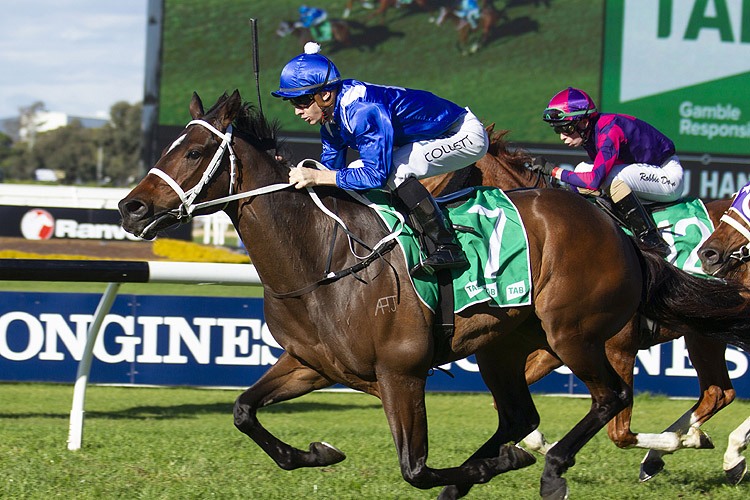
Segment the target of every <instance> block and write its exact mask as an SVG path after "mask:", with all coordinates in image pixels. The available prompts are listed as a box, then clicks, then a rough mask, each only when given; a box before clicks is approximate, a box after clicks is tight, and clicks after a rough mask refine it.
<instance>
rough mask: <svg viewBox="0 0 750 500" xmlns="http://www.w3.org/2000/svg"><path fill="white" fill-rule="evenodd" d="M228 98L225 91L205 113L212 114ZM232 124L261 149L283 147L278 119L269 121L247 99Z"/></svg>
mask: <svg viewBox="0 0 750 500" xmlns="http://www.w3.org/2000/svg"><path fill="white" fill-rule="evenodd" d="M227 99H229V96H228V95H227V93H226V92H224V95H222V96H221V97H219V99H218V100H217V101H216V104H214V105H213V106H212V107H211V109H209V110H208V111H207V112H206V113H205V115H206V116H208V115H211V114H212V112H214V111H215V110H216V109H218V108H219V107H220V106H221V105H222V104H224V101H226V100H227ZM232 125H233V127H234V130H235V133H239V134H242V136H243V138H244V139H245V140H247V141H248V142H249V143H250V144H251V145H252V146H253V147H255V148H257V149H260V150H261V151H270V150H279V149H280V148H281V147H282V144H281V141H280V139H279V137H278V133H279V130H281V126H280V125H279V122H278V120H275V119H274V120H273V121H271V122H269V121H268V120H267V119H266V117H265V116H264V115H263V113H261V112H260V111H259V110H258V109H257V108H256V107H255V106H254V105H252V104H251V103H249V102H247V101H243V103H242V106H240V110H239V112H238V113H237V117H236V118H235V119H234V121H233V122H232Z"/></svg>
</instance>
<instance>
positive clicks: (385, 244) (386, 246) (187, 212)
mask: <svg viewBox="0 0 750 500" xmlns="http://www.w3.org/2000/svg"><path fill="white" fill-rule="evenodd" d="M190 125H201V126H203V127H205V128H207V129H208V130H209V131H211V132H212V133H213V134H214V135H216V136H218V137H219V138H220V139H221V144H220V145H219V147H218V148H217V150H216V152H215V153H214V156H213V157H212V158H211V161H210V163H209V164H208V166H207V167H206V170H204V172H203V175H202V176H201V179H200V181H198V183H197V184H196V185H195V186H193V187H192V188H191V189H188V190H187V191H184V190H183V189H182V187H180V185H179V184H178V183H177V182H176V181H175V180H174V179H173V178H172V177H170V176H169V174H167V173H166V172H164V171H163V170H161V169H158V168H156V167H153V168H152V169H151V170H149V171H148V174H154V175H156V176H157V177H159V178H160V179H162V180H163V181H164V182H166V183H167V185H168V186H169V187H171V188H172V190H173V191H174V192H175V193H177V195H178V196H179V197H180V201H181V204H180V206H179V207H177V208H175V209H172V210H169V211H167V212H165V214H171V215H173V216H174V217H176V219H177V220H178V221H181V222H183V223H184V222H188V221H190V220H191V219H192V218H193V217H194V215H193V214H194V212H195V211H196V210H200V209H202V208H206V207H211V206H215V205H222V204H223V205H226V204H228V203H229V202H231V201H235V200H239V199H242V198H250V197H254V196H259V195H263V194H268V193H273V192H276V191H281V190H283V189H287V188H289V187H291V186H292V184H290V183H288V182H287V183H279V184H271V185H268V186H263V187H260V188H257V189H253V190H250V191H243V192H241V193H236V194H233V193H232V192H233V191H234V182H235V176H236V170H237V161H236V155H235V153H234V149H233V148H232V145H231V142H232V125H229V126H228V127H227V132H226V133H222V132H220V131H219V130H218V129H216V127H214V126H213V125H211V124H210V123H208V122H206V121H204V120H192V121H191V122H190V123H188V124H187V125H186V127H185V128H187V127H189V126H190ZM183 137H184V136H183ZM178 141H181V139H177V141H175V143H173V146H172V147H174V146H176V145H177V144H179V142H178ZM226 151H229V160H230V166H231V172H230V181H229V195H228V196H224V197H221V198H216V199H213V200H208V201H204V202H201V203H195V199H196V198H197V197H198V195H199V194H200V192H201V191H202V190H203V188H204V187H205V186H206V184H208V183H209V182H210V180H211V178H212V177H213V176H214V175H215V174H216V172H217V171H218V169H219V166H220V165H221V161H222V159H223V158H224V153H225V152H226ZM309 162H312V163H315V164H316V166H318V168H321V167H323V165H321V164H320V163H318V162H315V161H314V160H303V161H302V162H300V164H299V165H303V164H305V163H309ZM323 168H324V167H323ZM148 174H146V175H148ZM306 189H307V192H308V194H309V195H310V198H311V199H312V200H313V202H314V203H315V205H316V206H317V207H318V208H319V209H320V210H321V211H322V212H323V213H324V214H326V215H327V216H328V217H330V218H332V219H333V220H334V221H335V222H336V224H338V226H341V228H342V229H343V231H344V233H345V234H346V235H347V238H348V241H349V250H350V252H351V253H352V255H354V257H356V258H357V259H360V262H358V263H357V264H354V265H353V266H350V267H348V268H346V269H342V270H341V271H336V272H330V271H329V269H328V266H326V267H327V268H326V271H325V276H323V278H321V279H319V280H317V281H315V282H314V283H311V284H310V285H307V286H305V287H302V288H300V289H299V290H295V291H293V292H286V293H278V292H275V291H273V290H271V289H270V288H268V287H267V286H265V285H264V288H265V289H266V290H267V291H268V293H269V294H270V295H271V296H273V297H275V298H291V297H299V296H301V295H304V294H306V293H309V292H311V291H313V290H315V289H316V288H318V287H319V286H321V285H325V284H328V283H332V282H334V281H336V280H338V279H340V278H343V277H344V276H348V275H350V274H351V275H354V276H355V277H356V278H357V279H359V280H360V281H363V282H364V280H363V279H362V278H360V277H359V276H357V274H356V273H357V272H358V271H361V270H362V269H364V268H366V267H367V266H369V265H370V264H371V263H372V262H374V261H375V260H377V259H382V257H383V255H382V254H383V253H388V252H389V251H391V250H392V249H393V247H394V246H395V245H396V238H397V237H398V235H399V234H401V231H402V229H403V225H404V222H405V221H404V217H403V215H401V214H400V213H399V212H398V211H396V210H394V211H391V210H387V209H382V208H380V207H378V206H377V205H375V204H374V203H372V202H370V201H369V200H367V199H366V198H365V197H363V196H361V195H360V194H359V193H356V192H354V191H349V190H345V191H346V192H347V193H348V194H349V195H350V196H351V197H352V198H354V199H355V200H356V201H358V202H360V203H362V204H364V205H366V206H368V207H369V208H371V209H374V210H383V211H387V212H389V213H392V214H393V215H395V216H396V217H397V218H398V219H399V221H400V225H399V226H398V227H397V228H396V229H395V230H393V231H392V232H391V233H389V234H387V235H386V236H385V237H384V238H382V239H381V240H380V241H378V242H377V243H376V244H375V246H374V247H373V248H370V247H369V246H368V245H366V244H365V243H364V242H363V241H362V240H361V239H360V238H358V237H357V236H356V235H354V233H352V232H351V231H350V230H349V228H348V227H347V226H346V223H344V221H343V220H341V218H339V217H338V216H337V215H336V214H334V213H333V212H331V211H330V210H328V208H326V206H325V205H324V204H323V202H322V201H321V200H320V197H319V196H318V194H317V193H316V192H315V190H314V189H313V188H311V187H308V188H306ZM183 219H184V220H183ZM154 223H156V222H154ZM147 229H148V227H147V228H145V229H144V230H143V232H142V233H145V232H146V231H147ZM333 238H334V240H333V241H332V242H331V248H330V250H329V253H330V254H332V253H333V243H334V241H335V233H334V237H333ZM353 241H356V242H357V243H359V244H360V245H362V246H363V247H365V248H366V249H368V250H370V253H369V254H367V255H365V256H360V255H357V252H356V251H355V250H354V245H353ZM330 257H331V256H330V255H329V262H330Z"/></svg>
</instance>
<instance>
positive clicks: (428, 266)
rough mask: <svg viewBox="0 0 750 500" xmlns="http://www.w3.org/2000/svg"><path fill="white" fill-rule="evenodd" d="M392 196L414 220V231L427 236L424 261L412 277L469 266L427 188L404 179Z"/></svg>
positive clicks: (414, 181) (413, 272)
mask: <svg viewBox="0 0 750 500" xmlns="http://www.w3.org/2000/svg"><path fill="white" fill-rule="evenodd" d="M394 194H395V195H396V196H398V198H399V199H400V200H401V201H402V202H404V204H405V205H406V208H407V209H408V210H409V215H410V217H411V218H413V220H414V222H416V225H418V226H419V227H417V228H415V229H416V230H417V231H419V232H421V233H422V234H423V235H424V236H426V240H427V241H426V244H427V248H426V249H425V250H426V253H427V254H428V255H427V258H425V259H424V260H423V261H422V262H421V263H420V264H417V265H416V266H414V267H413V268H412V270H411V273H412V274H416V273H417V272H419V271H421V270H425V271H427V272H434V271H437V270H439V269H445V268H455V267H463V266H465V265H467V264H468V261H467V260H466V256H465V255H464V252H463V250H461V246H460V245H459V244H458V240H457V239H456V235H455V233H454V232H453V229H452V228H450V227H448V224H447V221H446V220H445V217H444V216H443V212H442V211H441V210H440V207H438V204H437V202H436V201H435V199H434V198H433V197H432V195H431V194H430V192H429V191H427V188H425V187H424V186H423V185H422V184H420V182H419V181H418V180H417V179H416V178H414V177H409V178H407V179H406V180H405V181H404V182H403V183H402V184H401V185H400V186H399V187H398V188H396V190H395V191H394Z"/></svg>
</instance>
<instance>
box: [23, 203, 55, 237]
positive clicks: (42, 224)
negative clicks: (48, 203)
mask: <svg viewBox="0 0 750 500" xmlns="http://www.w3.org/2000/svg"><path fill="white" fill-rule="evenodd" d="M54 232H55V218H54V217H52V214H51V213H49V212H47V211H46V210H42V209H41V208H34V209H32V210H29V211H28V212H26V213H25V214H24V215H23V217H22V218H21V234H22V235H23V237H24V238H26V239H27V240H48V239H50V238H51V237H52V235H53V234H54Z"/></svg>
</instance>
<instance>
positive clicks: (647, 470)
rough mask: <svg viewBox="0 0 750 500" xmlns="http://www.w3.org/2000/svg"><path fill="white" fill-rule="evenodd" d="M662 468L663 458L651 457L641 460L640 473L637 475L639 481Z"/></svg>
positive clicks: (646, 479)
mask: <svg viewBox="0 0 750 500" xmlns="http://www.w3.org/2000/svg"><path fill="white" fill-rule="evenodd" d="M662 470H664V460H662V459H661V458H653V459H650V460H644V461H643V462H641V473H640V475H639V476H638V480H639V481H640V482H642V483H643V482H645V481H648V480H649V479H651V478H652V477H654V476H655V475H657V474H658V473H660V472H661V471H662Z"/></svg>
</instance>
